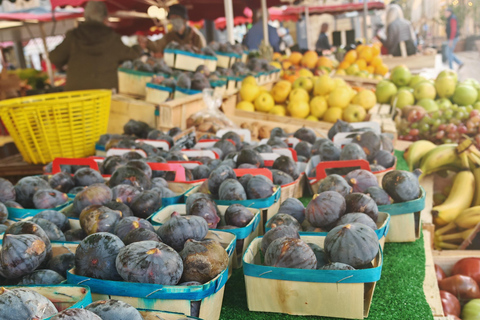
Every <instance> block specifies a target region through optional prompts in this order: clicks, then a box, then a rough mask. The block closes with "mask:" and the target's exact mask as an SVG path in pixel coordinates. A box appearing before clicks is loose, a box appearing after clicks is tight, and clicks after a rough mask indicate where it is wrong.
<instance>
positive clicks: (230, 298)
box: [221, 151, 434, 320]
mask: <svg viewBox="0 0 480 320" xmlns="http://www.w3.org/2000/svg"><path fill="white" fill-rule="evenodd" d="M395 155H396V156H397V158H398V162H397V169H400V170H408V167H407V165H406V162H405V160H404V159H403V152H401V151H396V152H395ZM301 200H302V202H303V203H304V204H307V203H308V202H309V201H310V198H302V199H301ZM424 246H425V243H424V236H422V237H421V238H420V239H419V240H417V241H415V242H411V243H386V244H385V248H384V262H383V269H382V278H381V279H380V280H379V281H378V282H377V287H376V288H375V293H374V295H373V301H372V305H371V307H370V313H369V316H368V318H367V319H371V320H390V319H391V320H396V319H422V320H428V319H434V317H433V315H432V309H431V307H430V305H429V303H428V302H427V299H426V298H425V293H424V285H423V283H424V279H425V263H426V256H425V247H424ZM430 254H431V253H430ZM312 294H314V293H312ZM339 308H341V306H339ZM221 319H229V320H236V319H238V320H241V319H242V320H243V319H259V320H260V319H262V320H270V319H272V320H274V319H275V320H276V319H296V320H303V319H305V320H307V319H325V320H327V319H333V318H324V317H306V316H305V317H302V316H289V315H284V314H279V313H278V314H277V313H259V312H250V311H248V307H247V297H246V291H245V282H244V276H243V270H242V269H238V270H234V272H233V275H232V277H231V278H230V279H229V280H228V282H227V285H226V291H225V296H224V299H223V306H222V314H221Z"/></svg>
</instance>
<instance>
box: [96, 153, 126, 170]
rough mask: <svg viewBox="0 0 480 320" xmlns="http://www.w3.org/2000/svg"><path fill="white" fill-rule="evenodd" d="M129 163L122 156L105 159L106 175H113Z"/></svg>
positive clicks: (104, 168) (103, 167)
mask: <svg viewBox="0 0 480 320" xmlns="http://www.w3.org/2000/svg"><path fill="white" fill-rule="evenodd" d="M126 163H127V161H126V160H125V159H124V158H122V157H121V156H110V157H107V158H105V161H103V163H102V169H103V173H104V174H112V173H114V172H115V170H117V169H118V168H120V167H121V166H124V165H125V164H126Z"/></svg>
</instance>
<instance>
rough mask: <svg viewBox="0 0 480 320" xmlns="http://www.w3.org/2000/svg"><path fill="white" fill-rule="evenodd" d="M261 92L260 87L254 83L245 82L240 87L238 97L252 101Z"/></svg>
mask: <svg viewBox="0 0 480 320" xmlns="http://www.w3.org/2000/svg"><path fill="white" fill-rule="evenodd" d="M260 93H261V90H260V87H259V86H257V85H256V84H250V83H245V84H242V87H241V88H240V98H242V100H243V101H248V102H253V101H254V100H255V99H256V98H257V97H258V96H259V94H260Z"/></svg>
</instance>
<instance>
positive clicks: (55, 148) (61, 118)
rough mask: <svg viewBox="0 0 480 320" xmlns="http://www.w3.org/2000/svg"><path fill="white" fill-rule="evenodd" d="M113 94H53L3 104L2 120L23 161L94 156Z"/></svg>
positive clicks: (100, 92)
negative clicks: (96, 143)
mask: <svg viewBox="0 0 480 320" xmlns="http://www.w3.org/2000/svg"><path fill="white" fill-rule="evenodd" d="M111 97H112V92H111V91H110V90H87V91H71V92H63V93H52V94H44V95H38V96H31V97H25V98H15V99H9V100H4V101H0V116H1V118H2V120H3V122H4V124H5V127H6V128H7V130H8V132H9V133H10V135H11V136H12V138H13V141H14V142H15V145H16V146H17V148H18V150H19V151H20V153H21V154H22V156H23V158H24V160H25V161H26V162H29V163H35V164H38V163H48V162H50V161H53V159H55V158H58V157H62V158H83V157H87V156H91V155H94V154H95V142H96V141H97V140H98V139H99V137H100V135H102V134H104V133H106V131H107V127H108V117H109V114H110V102H111Z"/></svg>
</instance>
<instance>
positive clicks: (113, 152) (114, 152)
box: [107, 148, 147, 158]
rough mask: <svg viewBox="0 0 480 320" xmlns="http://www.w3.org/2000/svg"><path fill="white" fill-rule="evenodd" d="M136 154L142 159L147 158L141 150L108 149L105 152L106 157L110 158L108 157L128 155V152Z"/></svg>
mask: <svg viewBox="0 0 480 320" xmlns="http://www.w3.org/2000/svg"><path fill="white" fill-rule="evenodd" d="M132 151H133V152H136V153H138V154H139V155H141V156H142V157H143V158H146V157H147V153H146V152H145V151H143V150H141V149H123V148H111V149H108V151H107V157H110V156H121V155H124V154H125V153H129V152H132Z"/></svg>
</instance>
